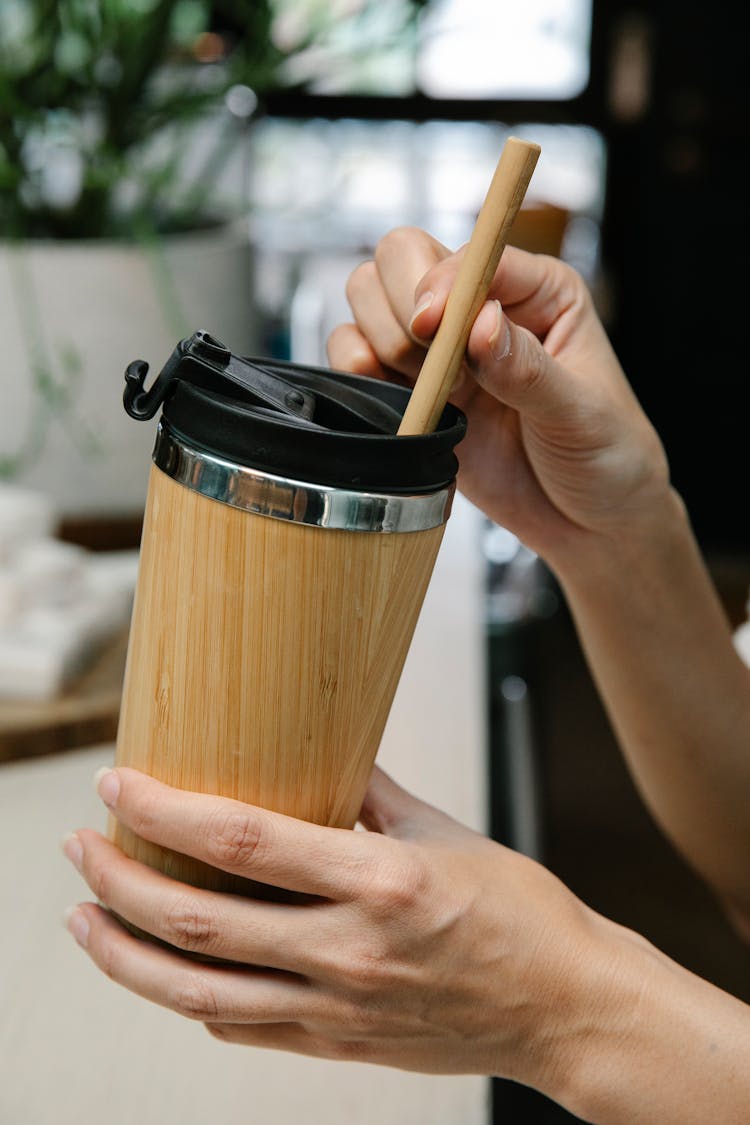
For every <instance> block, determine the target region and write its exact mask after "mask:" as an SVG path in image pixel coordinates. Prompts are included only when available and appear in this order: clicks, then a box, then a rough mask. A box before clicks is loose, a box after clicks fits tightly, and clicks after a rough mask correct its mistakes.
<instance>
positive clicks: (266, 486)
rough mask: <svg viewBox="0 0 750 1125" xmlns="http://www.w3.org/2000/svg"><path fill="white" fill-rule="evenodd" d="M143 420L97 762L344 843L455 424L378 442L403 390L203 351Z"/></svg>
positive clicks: (172, 376) (439, 515) (117, 830)
mask: <svg viewBox="0 0 750 1125" xmlns="http://www.w3.org/2000/svg"><path fill="white" fill-rule="evenodd" d="M146 370H147V367H146V364H145V363H143V362H142V361H136V362H135V363H133V364H131V365H130V367H129V368H128V372H127V375H126V379H127V388H126V392H125V404H126V408H127V409H128V410H129V412H130V413H131V414H132V415H133V416H134V417H136V418H142V419H143V418H148V417H152V416H153V415H154V414H155V412H156V410H157V409H158V408H159V406H161V407H162V410H161V417H160V420H159V424H158V429H157V436H156V443H155V447H154V453H153V461H154V464H153V466H152V469H151V475H150V482H149V487H148V495H147V500H146V513H145V521H144V527H143V536H142V542H141V554H140V563H139V574H138V582H137V588H136V596H135V602H134V608H133V616H132V624H131V631H130V639H129V646H128V656H127V665H126V672H125V681H124V689H123V697H122V705H121V712H120V722H119V729H118V735H117V752H116V763H117V764H118V765H127V766H133V767H135V768H137V769H139V770H142V771H144V772H146V773H148V774H150V775H152V776H154V777H156V778H159V779H160V780H162V781H164V782H167V783H168V784H170V785H173V786H177V787H180V788H183V789H188V790H193V791H199V792H204V793H213V794H221V795H223V796H227V797H233V798H237V799H239V800H241V801H244V802H247V803H249V804H252V805H260V806H263V807H265V808H269V809H274V810H277V811H279V812H283V813H287V814H290V815H292V816H295V817H301V818H303V819H306V820H311V821H315V822H317V823H319V824H326V825H335V826H337V827H343V828H350V827H352V826H353V825H354V823H355V821H356V818H357V814H358V812H359V809H360V806H361V802H362V798H363V796H364V791H365V789H366V786H367V782H368V778H369V775H370V772H371V769H372V766H373V762H374V759H375V755H376V753H377V749H378V744H379V742H380V738H381V735H382V732H383V728H384V725H385V722H386V719H387V717H388V713H389V710H390V707H391V703H392V700H393V696H394V693H395V690H396V686H397V684H398V681H399V677H400V675H401V670H402V667H403V663H404V660H405V657H406V654H407V651H408V648H409V645H410V642H411V638H412V634H413V631H414V627H415V624H416V621H417V618H418V615H419V611H420V608H421V605H422V601H423V598H424V594H425V592H426V589H427V586H428V584H429V580H430V576H431V574H432V569H433V565H434V563H435V559H436V556H437V553H438V548H439V546H440V541H441V539H442V535H443V531H444V527H445V522H446V520H447V518H448V515H449V512H450V504H451V500H452V496H453V491H454V488H455V483H454V481H455V472H456V467H457V466H456V460H455V454H454V446H455V445H456V444H457V442H459V441H460V440H461V438H462V437H463V434H464V430H465V418H464V416H463V415H462V414H461V412H460V411H458V410H456V409H455V408H454V407H448V408H447V409H446V412H445V414H444V416H443V419H442V421H441V424H440V426H439V427H438V429H437V430H436V432H435V433H433V434H430V435H424V436H421V437H411V438H399V437H396V436H395V434H396V430H397V429H398V425H399V421H400V418H401V416H402V414H403V410H404V408H405V406H406V402H407V399H408V391H406V390H405V389H404V388H402V387H397V386H395V385H391V384H387V383H382V382H379V381H376V380H372V379H365V378H362V377H358V376H351V375H346V374H342V373H335V372H329V371H326V370H323V369H309V368H302V367H299V366H297V365H293V364H282V363H276V362H274V361H267V360H241V359H239V358H238V357H236V356H232V355H231V354H230V353H229V352H228V351H227V349H226V348H224V346H223V345H221V344H220V343H219V342H218V341H215V340H213V339H212V338H211V337H209V336H208V335H207V334H205V333H195V334H194V336H193V337H191V338H190V339H189V340H185V341H182V342H181V343H180V344H179V345H178V347H177V349H176V350H175V353H173V356H172V357H171V358H170V360H169V361H168V363H167V364H166V365H165V368H164V369H163V371H162V372H161V374H160V375H159V376H158V377H157V379H156V380H155V382H154V383H153V385H152V387H151V389H150V390H149V391H146V390H145V389H144V380H145V374H146ZM110 834H111V836H112V838H113V839H114V841H115V842H116V843H117V844H118V845H119V846H120V847H121V848H122V849H123V850H124V851H125V852H126V853H127V854H128V855H130V856H132V857H134V858H136V859H139V860H141V861H143V862H145V863H147V864H150V865H151V866H152V867H155V868H157V869H159V870H161V871H164V872H165V873H167V874H169V875H171V876H173V877H175V878H177V879H180V880H183V881H185V882H188V883H192V884H194V885H197V886H201V887H206V888H209V889H214V890H222V891H234V892H240V893H242V892H246V893H251V892H252V893H256V892H257V891H258V888H257V887H256V886H255V885H253V884H251V883H249V882H246V881H244V880H242V879H239V878H237V877H233V876H230V875H228V874H226V873H224V872H221V871H218V870H214V869H213V868H210V867H208V866H206V865H204V864H201V863H199V862H198V861H196V860H194V859H192V858H189V857H187V856H183V855H179V854H177V853H175V852H169V851H166V850H165V849H162V848H160V847H157V846H155V845H153V844H151V843H148V842H146V841H144V840H142V839H140V838H138V837H137V836H136V835H134V834H133V833H132V832H131V831H129V830H127V829H125V828H123V827H122V826H121V825H119V824H118V823H117V822H116V821H114V820H112V821H111V822H110Z"/></svg>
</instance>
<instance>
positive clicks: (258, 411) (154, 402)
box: [124, 332, 466, 494]
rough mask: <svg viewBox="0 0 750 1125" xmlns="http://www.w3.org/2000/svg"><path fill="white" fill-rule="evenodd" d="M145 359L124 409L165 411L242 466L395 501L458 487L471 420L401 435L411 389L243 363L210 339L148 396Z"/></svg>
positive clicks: (194, 437)
mask: <svg viewBox="0 0 750 1125" xmlns="http://www.w3.org/2000/svg"><path fill="white" fill-rule="evenodd" d="M147 370H148V367H147V364H145V363H144V362H143V361H142V360H136V361H134V362H133V363H131V364H130V365H129V367H128V370H127V372H126V389H125V395H124V403H125V408H126V410H127V411H128V413H129V414H131V416H132V417H134V418H139V419H146V418H151V417H153V416H154V414H155V413H156V410H157V409H158V408H159V406H161V407H162V417H163V418H164V419H165V421H166V422H167V423H168V425H169V427H170V429H171V430H172V431H173V432H174V433H175V435H176V436H178V437H180V436H181V437H182V438H183V440H184V441H186V442H187V443H188V444H191V445H193V446H196V447H198V448H201V449H205V450H207V451H209V452H211V453H213V454H215V455H216V456H218V457H221V458H223V459H225V460H228V461H231V462H233V463H235V464H240V465H246V466H248V467H251V468H256V469H260V470H262V471H264V472H270V473H274V474H275V475H277V476H282V477H287V478H291V479H293V480H300V481H309V482H310V483H314V484H322V485H330V486H333V487H339V488H353V489H355V490H363V491H371V492H388V493H395V494H400V493H419V492H431V491H433V490H435V489H438V488H442V487H445V486H447V485H449V484H451V483H452V481H453V480H454V478H455V476H456V471H457V468H458V462H457V460H456V456H455V453H454V448H455V446H456V445H457V444H458V443H459V442H460V441H461V440H462V438H463V437H464V435H465V432H466V418H465V416H464V414H463V413H462V412H461V411H460V410H458V409H457V408H456V407H454V406H451V405H448V406H447V407H446V408H445V410H444V411H443V414H442V416H441V419H440V422H439V424H438V427H437V429H436V430H435V431H434V432H433V433H431V434H420V435H416V436H402V437H398V436H397V435H396V430H397V428H398V425H399V422H400V420H401V417H402V415H403V412H404V410H405V408H406V404H407V402H408V400H409V395H410V391H409V390H408V389H407V388H406V387H402V386H399V385H397V384H395V383H387V382H383V381H381V380H379V379H371V378H367V377H365V376H362V375H351V374H348V373H346V372H339V371H330V370H328V369H327V368H321V367H307V366H303V365H301V364H296V363H288V362H285V361H282V360H275V359H262V358H261V359H258V358H248V357H238V356H235V355H233V354H232V353H230V352H229V350H228V349H227V348H226V347H225V346H224V345H223V344H221V343H220V342H219V341H217V340H215V339H214V338H213V337H211V336H209V335H208V334H207V333H204V332H196V333H194V335H193V336H191V337H190V338H189V339H187V340H182V341H181V342H180V343H179V344H178V345H177V347H176V348H175V351H174V352H173V353H172V356H171V357H170V359H169V360H168V361H167V363H166V364H165V366H164V368H163V370H162V371H161V373H160V374H159V375H158V376H157V378H156V379H155V380H154V382H153V384H152V386H151V388H150V389H149V390H148V391H146V390H145V389H144V382H145V377H146V373H147Z"/></svg>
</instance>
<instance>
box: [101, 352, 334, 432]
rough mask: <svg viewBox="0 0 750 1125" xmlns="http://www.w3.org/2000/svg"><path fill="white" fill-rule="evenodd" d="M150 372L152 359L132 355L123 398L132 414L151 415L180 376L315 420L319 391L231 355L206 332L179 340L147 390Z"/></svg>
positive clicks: (146, 417)
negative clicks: (298, 384)
mask: <svg viewBox="0 0 750 1125" xmlns="http://www.w3.org/2000/svg"><path fill="white" fill-rule="evenodd" d="M147 374H148V364H147V363H146V362H145V360H142V359H136V360H133V362H132V363H131V364H129V365H128V368H127V370H126V372H125V393H124V395H123V403H124V405H125V409H126V410H127V412H128V414H129V415H130V416H131V418H136V419H138V420H139V421H145V420H146V419H148V418H153V416H154V415H155V414H156V411H157V410H158V409H159V407H160V406H161V405H162V404H163V403H164V402H165V401H166V399H167V398H168V397H169V395H170V392H171V391H172V390H173V389H174V386H173V385H174V383H175V382H176V381H178V380H184V381H185V382H188V383H192V384H193V385H194V386H197V387H202V388H203V389H204V390H208V391H216V392H223V393H224V394H225V395H226V396H227V397H230V398H237V399H239V400H240V401H242V402H249V403H254V404H257V405H260V406H267V407H269V408H270V409H272V410H277V411H280V412H281V413H283V414H288V415H291V416H292V417H295V418H298V419H300V420H301V421H302V420H304V421H308V422H309V421H311V419H312V416H313V412H314V410H315V396H314V395H313V394H311V393H310V392H309V391H305V390H303V389H301V388H299V387H294V386H292V384H291V383H287V382H286V380H284V379H281V378H279V376H278V375H274V374H272V373H271V372H270V371H268V370H266V369H265V368H264V367H262V366H261V365H259V364H257V363H253V362H252V361H250V360H246V359H240V358H239V356H235V355H232V353H231V352H230V350H229V348H227V347H225V345H224V344H222V343H221V342H220V341H219V340H216V339H214V337H213V336H211V335H210V334H209V333H208V332H194V333H193V335H192V336H190V337H189V339H186V340H181V341H180V343H179V344H178V345H177V347H176V348H175V350H174V351H173V352H172V354H171V356H170V357H169V359H168V360H167V362H166V363H165V364H164V367H163V368H162V370H161V371H160V372H159V374H158V375H157V377H156V379H155V380H154V383H153V386H152V387H151V389H150V390H148V391H147V390H145V387H144V384H145V381H146V375H147Z"/></svg>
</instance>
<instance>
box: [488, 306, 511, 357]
mask: <svg viewBox="0 0 750 1125" xmlns="http://www.w3.org/2000/svg"><path fill="white" fill-rule="evenodd" d="M493 304H494V306H495V331H494V332H493V333H492V335H491V336H490V338H489V340H488V341H487V343H488V345H489V349H490V354H491V355H492V358H493V359H507V357H508V356H509V355H510V328H509V327H508V322H507V320H506V319H505V317H504V316H503V310H502V307H501V305H500V302H499V301H494V302H493Z"/></svg>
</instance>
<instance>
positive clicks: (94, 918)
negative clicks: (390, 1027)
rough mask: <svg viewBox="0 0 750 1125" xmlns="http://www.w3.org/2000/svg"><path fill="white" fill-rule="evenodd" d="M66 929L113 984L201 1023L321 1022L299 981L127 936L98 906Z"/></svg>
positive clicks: (88, 907) (85, 907)
mask: <svg viewBox="0 0 750 1125" xmlns="http://www.w3.org/2000/svg"><path fill="white" fill-rule="evenodd" d="M67 925H68V929H69V930H70V931H71V933H73V935H74V936H75V938H76V940H77V941H78V943H79V945H81V946H83V948H85V949H86V951H87V953H88V954H89V956H90V957H91V959H92V961H93V962H94V963H95V964H96V965H97V966H98V968H100V969H101V970H102V972H103V973H105V974H106V975H107V976H108V977H109V978H110V979H111V980H113V981H115V982H116V983H117V984H120V985H122V986H123V988H127V989H128V990H129V991H130V992H135V993H136V994H137V995H138V996H142V997H143V998H144V999H146V1000H151V1001H152V1002H153V1003H154V1004H159V1005H161V1007H163V1008H170V1009H171V1010H172V1011H174V1012H177V1013H179V1015H181V1016H185V1017H186V1018H188V1019H194V1020H201V1021H202V1022H203V1023H206V1022H213V1021H216V1022H218V1023H279V1022H282V1023H284V1022H287V1021H288V1022H297V1021H299V1020H300V1019H309V1018H313V1017H320V1014H321V1013H320V1011H319V1009H320V1006H321V1002H320V1000H319V999H316V997H317V994H316V993H315V991H314V990H313V989H312V988H311V987H310V986H309V985H307V984H306V983H304V982H301V981H300V980H299V979H298V978H297V977H293V976H288V975H285V974H273V973H271V972H268V971H265V972H264V971H262V970H250V969H246V968H243V969H241V970H240V969H236V968H230V967H226V966H223V965H209V964H200V963H198V962H196V961H190V960H188V959H187V958H186V957H183V956H182V955H181V954H179V953H171V952H170V951H169V950H167V949H163V948H161V947H160V946H157V945H154V944H152V943H151V942H148V941H141V940H139V939H138V938H135V937H133V936H132V934H129V933H128V932H127V930H126V929H125V928H124V927H123V926H121V925H120V923H119V922H117V921H115V919H114V918H113V917H112V916H111V915H110V914H108V913H107V911H106V910H104V909H103V908H102V907H100V906H96V905H95V904H94V903H91V902H87V903H82V904H80V905H79V906H77V907H75V908H74V909H73V911H72V912H71V914H70V915H69V917H68V919H67Z"/></svg>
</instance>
